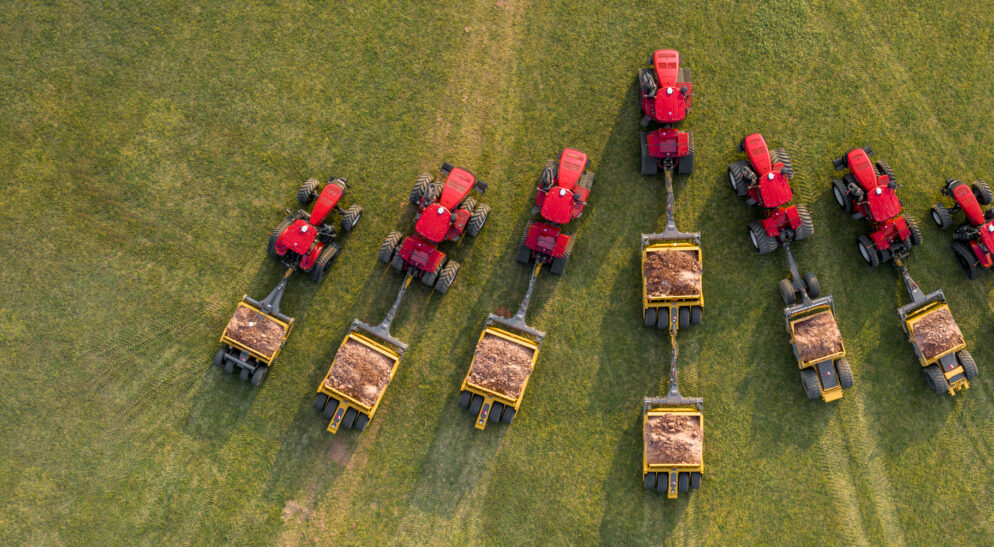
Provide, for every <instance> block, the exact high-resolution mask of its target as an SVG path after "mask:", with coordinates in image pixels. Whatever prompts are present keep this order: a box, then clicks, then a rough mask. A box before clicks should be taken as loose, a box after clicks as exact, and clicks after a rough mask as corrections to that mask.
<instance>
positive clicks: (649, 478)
mask: <svg viewBox="0 0 994 547" xmlns="http://www.w3.org/2000/svg"><path fill="white" fill-rule="evenodd" d="M642 485H643V486H645V487H646V488H647V489H649V490H654V489H655V488H656V473H655V472H653V471H649V472H648V473H646V474H645V475H642Z"/></svg>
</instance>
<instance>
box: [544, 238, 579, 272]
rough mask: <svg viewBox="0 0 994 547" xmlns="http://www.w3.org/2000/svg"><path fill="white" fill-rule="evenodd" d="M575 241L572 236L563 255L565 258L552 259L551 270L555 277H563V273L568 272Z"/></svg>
mask: <svg viewBox="0 0 994 547" xmlns="http://www.w3.org/2000/svg"><path fill="white" fill-rule="evenodd" d="M574 241H575V239H574V238H573V236H570V238H569V243H567V244H566V252H564V253H563V256H561V257H559V258H554V259H552V267H551V268H549V270H550V271H551V272H552V273H553V274H554V275H563V272H565V271H566V263H567V262H569V257H570V255H571V254H573V242H574Z"/></svg>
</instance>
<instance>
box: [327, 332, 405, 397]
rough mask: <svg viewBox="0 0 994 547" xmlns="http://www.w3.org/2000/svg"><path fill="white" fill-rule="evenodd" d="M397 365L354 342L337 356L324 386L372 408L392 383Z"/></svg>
mask: <svg viewBox="0 0 994 547" xmlns="http://www.w3.org/2000/svg"><path fill="white" fill-rule="evenodd" d="M393 363H394V360H393V359H392V358H391V357H390V356H388V355H384V354H382V353H380V352H378V351H376V350H374V349H373V348H371V347H369V346H367V345H365V344H363V343H361V342H357V341H356V340H353V339H351V338H350V339H349V341H348V342H346V343H344V344H342V347H340V348H338V352H337V353H335V360H334V362H333V365H332V367H331V371H330V372H329V373H328V377H327V378H325V379H324V384H325V385H326V386H328V387H330V388H332V389H336V390H338V391H339V392H341V393H343V394H345V395H348V396H349V397H352V398H353V399H355V400H356V401H359V402H360V403H362V404H364V405H366V406H368V407H372V406H373V405H375V404H376V401H377V400H378V399H379V398H380V394H382V393H383V390H384V389H385V388H386V387H387V384H389V383H390V371H391V370H393Z"/></svg>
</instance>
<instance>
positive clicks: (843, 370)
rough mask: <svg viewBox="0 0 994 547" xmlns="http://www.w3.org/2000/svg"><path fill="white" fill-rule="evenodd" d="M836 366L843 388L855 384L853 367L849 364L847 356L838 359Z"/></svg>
mask: <svg viewBox="0 0 994 547" xmlns="http://www.w3.org/2000/svg"><path fill="white" fill-rule="evenodd" d="M835 368H836V370H837V371H838V375H839V385H840V386H842V389H849V388H851V387H852V385H853V377H852V367H850V366H849V361H848V360H847V359H846V358H845V357H840V358H839V360H838V361H836V362H835Z"/></svg>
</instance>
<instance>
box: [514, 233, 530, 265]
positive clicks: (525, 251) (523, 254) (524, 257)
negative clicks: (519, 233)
mask: <svg viewBox="0 0 994 547" xmlns="http://www.w3.org/2000/svg"><path fill="white" fill-rule="evenodd" d="M522 239H524V238H522ZM531 259H532V250H531V249H529V248H528V245H525V244H524V243H522V244H521V246H519V247H518V256H516V257H515V260H517V261H518V262H519V263H521V264H528V263H529V262H530V261H531Z"/></svg>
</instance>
